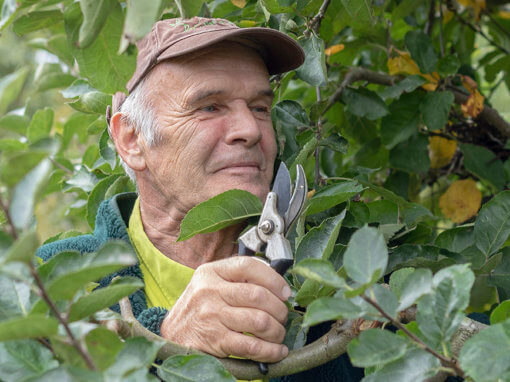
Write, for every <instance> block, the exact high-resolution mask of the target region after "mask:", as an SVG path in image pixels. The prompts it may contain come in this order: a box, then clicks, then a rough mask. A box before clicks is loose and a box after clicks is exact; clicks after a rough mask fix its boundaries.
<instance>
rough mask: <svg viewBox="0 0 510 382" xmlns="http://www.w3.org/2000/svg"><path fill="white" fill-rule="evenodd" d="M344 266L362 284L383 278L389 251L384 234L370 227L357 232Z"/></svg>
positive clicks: (349, 247) (349, 246)
mask: <svg viewBox="0 0 510 382" xmlns="http://www.w3.org/2000/svg"><path fill="white" fill-rule="evenodd" d="M343 264H344V265H343V266H344V268H345V271H346V272H347V274H348V275H349V277H350V278H351V279H353V280H354V281H356V282H358V283H360V284H367V283H369V282H371V281H372V280H373V279H374V278H379V277H381V276H382V275H383V274H384V271H385V270H386V265H387V264H388V249H387V248H386V243H385V242H384V238H383V236H382V234H381V233H380V232H379V231H377V230H376V229H375V228H372V227H368V226H365V227H363V228H361V229H359V230H357V231H356V232H355V233H354V234H353V235H352V236H351V239H350V240H349V245H348V246H347V250H346V251H345V254H344V263H343Z"/></svg>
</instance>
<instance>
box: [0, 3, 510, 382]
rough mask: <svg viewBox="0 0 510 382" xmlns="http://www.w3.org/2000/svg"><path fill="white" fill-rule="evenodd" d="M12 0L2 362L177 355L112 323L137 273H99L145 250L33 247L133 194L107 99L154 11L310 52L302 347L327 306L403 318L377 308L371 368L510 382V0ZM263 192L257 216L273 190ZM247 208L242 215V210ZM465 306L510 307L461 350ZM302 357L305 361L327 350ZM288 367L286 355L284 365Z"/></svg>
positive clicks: (125, 74)
mask: <svg viewBox="0 0 510 382" xmlns="http://www.w3.org/2000/svg"><path fill="white" fill-rule="evenodd" d="M0 4H1V16H0V28H1V29H2V35H1V37H0V41H1V44H0V52H1V53H2V54H0V75H1V79H0V207H1V211H0V223H1V228H0V284H1V285H2V290H3V291H4V292H3V294H2V297H0V307H1V309H0V340H1V341H3V342H1V343H0V354H1V356H0V360H1V361H0V379H2V380H6V381H10V380H16V381H20V380H29V379H31V378H32V379H36V380H45V379H44V378H47V379H48V380H49V379H50V378H52V379H55V378H57V379H58V380H60V379H62V380H82V379H83V378H86V379H87V380H88V379H90V380H92V379H94V380H95V379H97V380H118V379H123V378H128V377H129V378H133V380H135V379H136V380H145V379H147V380H152V379H153V378H154V376H153V375H151V374H149V373H148V367H149V366H151V365H153V362H154V359H155V357H156V354H157V352H158V350H159V352H160V358H161V354H162V351H161V349H163V348H164V346H163V347H161V343H159V342H158V341H159V339H158V340H157V341H155V342H154V338H152V339H151V340H147V339H143V338H129V339H128V340H126V341H125V342H123V341H121V340H120V339H119V337H118V336H117V335H116V334H114V333H113V332H110V331H108V330H107V329H105V328H104V327H103V326H101V325H100V324H99V322H100V321H105V320H106V321H111V322H117V324H118V325H120V326H121V327H122V324H121V323H122V322H129V320H128V319H127V318H126V317H124V318H121V317H119V316H116V315H113V313H112V312H110V311H108V310H103V309H105V308H107V307H108V306H110V305H112V304H113V303H114V302H116V301H118V300H119V299H120V298H121V297H124V296H126V295H129V294H130V293H132V292H133V291H134V290H136V289H138V288H140V287H141V285H140V283H139V282H138V280H134V279H120V280H117V281H116V282H114V283H113V284H112V285H111V286H109V287H108V288H106V289H104V290H98V289H96V290H94V291H92V290H93V289H94V287H95V284H94V281H97V279H98V278H100V277H102V276H103V275H106V274H108V273H110V272H112V271H113V270H115V269H118V268H120V267H123V266H128V265H130V264H133V261H134V259H133V258H132V255H130V253H131V251H130V249H129V248H127V247H125V246H124V245H123V244H121V243H115V244H112V245H111V246H109V247H107V248H104V249H102V250H101V251H99V252H98V253H97V254H95V255H94V256H92V257H90V258H89V259H82V258H81V257H80V256H77V255H76V254H70V253H68V254H63V255H59V256H57V257H56V258H55V259H54V260H52V261H51V262H49V263H47V264H45V265H42V266H40V267H39V268H38V269H36V267H35V265H36V264H37V260H36V259H34V258H33V257H32V254H33V252H34V251H35V249H36V248H37V246H38V245H39V244H40V243H42V242H48V241H53V240H57V239H59V238H65V237H71V236H75V235H77V234H80V233H87V232H90V231H91V230H93V228H94V219H95V214H96V212H97V208H98V206H99V204H100V202H101V201H103V200H104V199H106V198H109V197H110V196H112V195H115V194H116V193H119V192H124V191H132V190H134V186H133V184H132V183H131V182H130V180H129V179H128V178H127V177H126V176H125V174H124V173H123V171H122V168H121V167H120V165H119V161H118V158H117V156H116V154H115V152H114V150H113V146H112V143H111V141H110V140H109V136H108V132H107V129H106V127H107V126H106V122H105V119H104V112H105V109H106V106H107V105H108V104H110V102H111V95H112V94H113V93H114V92H115V91H123V90H125V83H126V82H127V80H128V79H129V78H130V76H131V74H132V72H133V70H134V66H135V57H136V47H135V46H134V42H135V41H136V40H138V39H139V38H141V37H142V36H143V35H144V34H145V33H147V32H148V31H149V30H150V27H151V25H152V24H153V22H154V21H156V20H158V19H162V18H171V17H177V16H179V15H183V16H193V15H202V16H212V17H222V18H227V19H229V20H231V21H233V22H235V23H237V24H238V25H239V26H241V27H247V26H266V27H270V28H275V29H278V30H280V31H282V32H284V33H286V34H288V35H290V36H292V37H293V38H295V39H296V40H297V41H298V42H299V44H300V45H301V46H302V47H303V49H304V50H305V52H306V54H307V58H306V62H305V64H304V65H303V66H302V67H301V68H299V69H298V70H296V71H294V72H291V73H288V74H285V75H280V76H274V77H273V78H272V84H273V87H274V90H275V93H276V94H277V97H276V100H275V104H274V107H273V112H272V116H273V121H274V126H275V129H276V131H277V133H278V142H279V145H280V158H281V160H283V161H285V162H286V163H287V165H288V167H289V169H291V171H294V169H295V165H296V164H301V165H303V166H304V168H305V170H306V173H307V177H308V179H309V189H311V190H312V191H311V192H310V195H309V196H310V199H309V201H308V205H307V207H306V210H305V213H304V215H303V216H302V218H301V219H300V221H299V222H298V224H297V225H296V228H295V230H294V231H293V232H292V233H291V243H292V245H293V248H294V249H295V256H296V263H297V264H296V266H295V267H294V270H293V272H292V274H291V275H290V276H289V282H290V283H291V285H292V287H293V288H294V297H293V301H292V307H291V314H290V320H289V324H288V335H287V338H286V343H287V344H288V345H289V348H291V349H297V348H299V347H301V346H303V345H304V343H305V339H306V333H307V330H308V327H309V326H310V325H314V324H316V323H319V322H323V321H328V320H338V319H342V320H347V321H348V322H349V323H352V322H351V321H350V320H354V321H353V322H355V323H356V324H355V329H356V333H357V334H359V332H360V327H359V319H362V320H365V321H366V322H372V321H375V322H386V323H389V324H391V325H393V326H394V327H395V328H397V329H398V331H397V333H396V334H394V333H392V332H388V331H382V330H379V329H377V328H376V327H377V325H378V324H373V325H372V324H369V327H371V329H369V330H362V334H361V335H360V336H359V337H358V338H357V339H356V340H354V341H352V342H351V344H350V345H349V346H348V349H344V350H343V351H345V350H348V353H349V356H350V357H351V360H352V362H353V363H354V364H356V365H358V366H361V367H365V368H366V369H365V371H366V375H367V376H366V379H367V380H381V381H382V380H388V378H389V379H391V380H403V381H406V380H409V379H410V376H413V378H418V379H420V378H425V377H427V376H431V375H434V374H436V373H437V372H438V371H442V372H447V373H450V374H455V375H469V377H471V378H473V379H474V380H477V381H478V380H479V381H485V380H487V381H489V380H496V379H498V378H501V379H503V380H505V379H508V378H510V366H509V365H510V362H509V361H510V360H509V359H508V357H509V356H508V352H507V351H506V352H505V351H503V349H507V348H508V346H509V345H510V339H509V338H510V334H509V332H510V323H509V322H510V321H508V320H507V317H508V314H509V311H510V309H509V305H510V303H509V302H508V301H507V300H508V299H509V298H510V283H509V281H508V280H510V278H509V273H510V254H509V252H508V249H507V244H508V242H507V240H508V235H509V234H510V194H509V193H508V191H505V190H507V188H508V183H509V181H510V161H509V154H510V146H509V144H508V143H507V141H508V138H509V137H510V123H509V122H508V121H509V120H510V106H509V105H510V95H509V89H510V80H509V79H510V76H509V73H508V72H509V71H510V59H509V57H510V55H509V52H510V8H509V6H508V4H505V3H504V2H501V1H498V0H490V1H489V0H485V1H484V0H458V1H456V0H448V1H445V2H443V1H442V0H438V1H435V0H434V1H423V0H402V1H397V0H374V1H366V0H333V1H327V0H326V1H324V0H310V1H307V0H298V1H288V0H257V1H255V0H214V1H202V0H190V1H184V0H182V1H178V0H176V1H175V2H174V1H169V0H154V1H150V2H147V1H141V0H128V1H116V0H94V1H92V0H81V1H79V2H74V1H71V0H67V1H66V0H64V1H59V0H39V1H37V0H18V1H16V0H3V1H0ZM232 198H235V200H237V201H243V202H245V203H250V201H249V196H247V195H244V196H243V195H235V196H232V195H231V194H227V195H223V196H222V197H220V198H219V199H218V200H217V202H218V203H220V204H221V205H222V206H228V205H230V204H229V203H230V200H232ZM213 203H214V201H213ZM251 205H252V206H254V207H253V208H254V210H252V212H251V213H250V214H256V210H257V208H260V207H257V206H256V205H255V204H253V203H252V204H251ZM195 213H196V214H197V215H195V217H193V216H191V217H190V218H189V222H190V223H191V225H189V226H186V227H185V228H186V229H189V230H188V233H187V234H188V235H192V234H194V233H197V232H205V230H208V229H209V230H210V229H214V227H210V226H209V225H210V224H209V223H207V222H205V221H204V220H203V219H201V218H200V216H204V215H201V214H200V213H201V212H200V208H198V209H197V210H196V211H195ZM235 214H236V212H235V211H232V214H231V221H236V219H239V218H242V217H243V216H241V215H237V216H236V215H235ZM244 217H245V216H244ZM217 218H218V219H217V220H218V221H221V222H222V223H221V224H223V223H224V222H225V221H226V220H229V217H227V218H225V217H217ZM213 225H214V224H213ZM219 226H220V225H219V224H217V225H216V227H219ZM390 275H391V276H390ZM383 281H384V282H386V283H389V286H390V290H388V289H387V288H385V287H383V286H381V285H382V284H380V282H383ZM64 291H65V292H64ZM415 304H417V305H416V307H417V312H416V310H415V313H414V316H412V317H411V319H410V320H409V321H410V323H408V324H407V323H405V322H400V321H401V320H400V319H399V317H400V316H402V314H399V315H398V314H397V312H401V311H403V312H407V313H410V309H411V310H412V309H414V308H413V306H414V305H415ZM445 306H447V308H445ZM304 308H307V309H306V314H304ZM445 309H446V310H445ZM407 313H406V314H407ZM467 313H485V314H487V315H490V318H491V323H492V324H493V325H492V326H491V327H490V328H489V329H486V330H483V331H482V332H480V333H479V334H477V335H476V336H474V337H473V338H472V339H471V340H470V342H466V345H465V346H463V347H462V349H463V350H462V351H459V349H460V347H461V345H462V343H463V342H464V341H465V339H464V341H461V342H462V343H461V344H460V345H459V344H458V343H457V342H456V338H457V337H458V336H457V335H456V334H455V333H456V332H458V331H459V330H460V331H462V330H464V326H463V325H464V324H463V322H464V321H463V319H464V317H465V315H466V314H467ZM342 322H343V321H342ZM132 324H133V323H132ZM133 325H135V324H133ZM356 325H357V326H356ZM374 325H375V326H374ZM385 325H386V324H385ZM362 327H363V328H365V329H366V327H364V326H362ZM117 329H118V328H117ZM118 332H119V333H120V334H122V330H120V331H119V330H118ZM472 335H473V333H471V336H472ZM28 338H31V339H28ZM420 341H421V342H420ZM347 342H348V341H347ZM165 346H166V345H165ZM344 347H345V348H346V347H347V345H346V344H345V346H344ZM423 349H427V351H425V350H423ZM135 353H136V354H135ZM289 359H290V361H289V362H288V363H287V364H285V365H290V366H285V367H288V368H289V369H286V371H285V372H286V373H287V374H288V373H289V370H290V371H294V372H295V371H299V370H301V369H302V368H303V367H307V366H309V365H308V364H307V363H304V364H302V365H297V364H292V356H290V357H289ZM487 359H490V360H491V361H492V362H487ZM456 360H460V363H456V362H454V361H456ZM223 364H224V365H225V366H227V368H228V369H229V370H230V371H231V372H232V373H233V374H234V375H236V376H242V375H245V374H243V373H245V371H244V369H239V368H235V367H233V366H232V365H230V364H229V363H228V362H226V363H225V362H223ZM197 365H198V366H197ZM303 365H304V366H303ZM440 365H442V367H440ZM488 366H490V368H489V367H488ZM278 367H280V366H276V365H275V366H274V367H273V366H271V367H270V373H273V374H272V375H277V374H278V373H280V374H278V375H281V374H282V373H283V372H282V371H281V370H283V369H278ZM281 367H283V366H281ZM87 369H88V370H89V371H85V370H87ZM273 370H275V371H274V372H273ZM278 370H280V371H278ZM179 373H182V375H181V374H179ZM186 373H188V374H186ZM43 375H44V377H43ZM85 375H86V376H87V377H83V376H85ZM158 375H159V376H160V378H162V379H164V380H174V379H172V378H191V379H193V378H194V380H200V381H203V380H205V379H204V378H205V377H204V375H208V376H211V377H210V378H216V379H214V380H223V379H225V380H232V377H231V376H230V375H229V374H228V372H226V371H225V369H223V366H221V364H220V363H219V362H218V361H217V360H214V359H212V358H210V357H206V356H203V355H194V356H188V357H185V356H184V357H183V356H174V357H171V358H168V360H167V361H165V362H164V363H163V364H162V365H158ZM175 375H180V377H175ZM184 375H187V376H186V377H185V376H184ZM247 375H248V376H251V377H253V378H255V377H256V376H257V372H252V374H249V372H248V374H247ZM220 378H223V379H220Z"/></svg>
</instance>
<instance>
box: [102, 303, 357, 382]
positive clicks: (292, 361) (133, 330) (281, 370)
mask: <svg viewBox="0 0 510 382" xmlns="http://www.w3.org/2000/svg"><path fill="white" fill-rule="evenodd" d="M119 305H120V310H121V315H122V318H123V320H117V321H114V322H113V323H107V325H106V326H107V328H109V329H110V330H114V331H115V332H117V333H118V334H119V335H120V336H121V337H123V338H127V337H133V336H142V337H145V338H147V339H148V340H150V341H160V342H164V345H163V346H162V347H161V349H160V350H159V352H158V357H159V358H160V359H166V358H168V357H170V356H172V355H176V354H204V353H203V352H200V351H198V350H195V349H192V348H188V347H185V346H181V345H179V344H176V343H174V342H171V341H168V340H166V339H165V338H163V337H160V336H158V335H156V334H154V333H152V332H151V331H149V330H148V329H146V328H144V327H143V326H142V325H141V324H140V323H139V322H138V321H137V320H136V318H135V317H134V316H133V313H132V310H131V304H130V302H129V299H128V298H123V299H122V300H120V301H119ZM358 334H359V331H358V330H357V328H356V327H355V325H353V322H352V321H345V322H340V323H336V324H334V325H333V326H332V328H331V330H330V331H329V332H328V333H326V334H325V335H324V336H322V337H321V338H320V339H318V340H317V341H315V342H313V343H311V344H309V345H306V346H304V347H302V348H300V349H297V350H292V351H291V352H290V353H289V355H288V356H287V357H286V358H285V359H283V360H282V361H280V362H277V363H273V364H269V365H268V366H269V372H268V374H266V375H262V374H261V373H260V371H259V368H258V362H253V361H250V360H239V359H232V358H219V361H220V362H221V363H223V365H224V366H225V368H226V369H227V370H228V371H229V372H230V373H231V374H232V375H234V376H235V377H236V378H239V379H247V380H251V379H262V378H273V377H279V376H282V375H289V374H294V373H298V372H300V371H303V370H309V369H312V368H314V367H317V366H319V365H322V364H324V363H326V362H328V361H331V360H333V359H335V358H338V357H339V356H340V355H341V354H343V353H345V352H346V351H347V345H348V344H349V342H350V341H351V339H353V338H354V337H356V336H357V335H358Z"/></svg>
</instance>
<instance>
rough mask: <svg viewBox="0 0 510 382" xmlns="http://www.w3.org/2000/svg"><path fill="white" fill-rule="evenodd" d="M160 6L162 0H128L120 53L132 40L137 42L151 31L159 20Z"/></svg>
mask: <svg viewBox="0 0 510 382" xmlns="http://www.w3.org/2000/svg"><path fill="white" fill-rule="evenodd" d="M160 8H161V0H153V1H149V2H147V1H144V0H128V2H127V13H126V20H125V21H124V30H123V32H122V40H121V43H120V46H121V47H120V53H122V52H124V50H125V49H126V48H127V47H128V45H129V43H130V42H131V43H135V42H136V41H138V40H140V39H141V38H142V37H143V36H145V35H146V34H147V33H149V32H150V30H151V28H152V26H153V25H154V23H155V22H156V21H157V20H158V17H159V11H160Z"/></svg>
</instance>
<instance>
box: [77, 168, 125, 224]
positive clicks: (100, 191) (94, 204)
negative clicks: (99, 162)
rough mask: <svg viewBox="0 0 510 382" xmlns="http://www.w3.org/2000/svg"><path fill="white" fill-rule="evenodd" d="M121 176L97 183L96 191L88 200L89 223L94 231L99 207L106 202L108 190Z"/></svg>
mask: <svg viewBox="0 0 510 382" xmlns="http://www.w3.org/2000/svg"><path fill="white" fill-rule="evenodd" d="M120 176H121V174H113V175H110V176H108V177H106V178H104V179H101V180H100V181H99V182H97V183H96V185H95V186H94V189H93V190H92V191H91V193H90V194H89V198H88V199H87V215H86V218H87V222H88V223H89V226H90V228H92V229H94V227H95V225H96V224H95V222H96V214H97V209H98V208H99V205H100V204H101V202H102V201H103V200H105V195H106V191H108V188H109V187H110V186H111V185H112V184H113V183H114V182H115V181H116V180H117V179H118V178H119V177H120Z"/></svg>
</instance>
